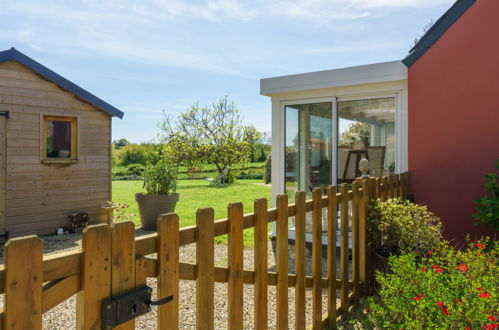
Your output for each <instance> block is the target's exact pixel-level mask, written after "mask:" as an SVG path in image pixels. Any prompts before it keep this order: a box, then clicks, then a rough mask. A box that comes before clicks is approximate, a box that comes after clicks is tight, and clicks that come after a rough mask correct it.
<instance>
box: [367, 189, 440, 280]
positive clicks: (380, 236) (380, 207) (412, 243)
mask: <svg viewBox="0 0 499 330" xmlns="http://www.w3.org/2000/svg"><path fill="white" fill-rule="evenodd" d="M370 214H371V225H372V228H371V231H372V232H373V236H374V239H375V241H376V242H378V246H377V248H376V257H375V267H376V269H378V270H382V271H387V270H388V266H387V265H388V257H389V256H390V255H397V256H398V255H401V254H402V252H410V253H414V254H415V255H416V256H419V257H423V256H425V255H426V254H427V253H428V251H431V250H432V249H433V248H434V246H435V245H436V244H438V243H439V242H440V241H441V240H442V223H441V221H440V219H439V218H438V217H437V216H435V215H434V214H433V213H431V212H430V211H428V208H427V207H426V206H423V205H417V204H413V203H411V202H409V201H407V200H402V199H399V198H397V199H389V200H388V201H386V202H381V201H379V200H378V201H377V202H375V203H374V205H373V207H372V209H371V213H370Z"/></svg>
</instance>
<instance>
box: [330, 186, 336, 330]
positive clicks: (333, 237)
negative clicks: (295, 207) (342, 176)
mask: <svg viewBox="0 0 499 330" xmlns="http://www.w3.org/2000/svg"><path fill="white" fill-rule="evenodd" d="M327 194H328V204H327V218H328V219H327V238H328V242H327V276H328V278H329V285H328V294H327V295H328V303H327V314H328V325H329V328H331V329H335V328H336V318H337V315H336V222H337V218H338V207H337V199H336V187H334V186H331V187H329V188H328V191H327Z"/></svg>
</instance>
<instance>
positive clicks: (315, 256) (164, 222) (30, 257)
mask: <svg viewBox="0 0 499 330" xmlns="http://www.w3.org/2000/svg"><path fill="white" fill-rule="evenodd" d="M408 184H409V174H408V173H403V174H400V175H393V176H389V177H383V178H370V179H362V180H361V179H358V180H356V181H355V182H353V184H352V185H351V187H350V188H351V189H350V190H349V186H347V185H346V184H342V185H340V187H339V189H338V190H339V191H337V189H336V187H328V188H327V189H321V188H317V189H315V190H314V192H313V194H312V199H311V200H305V198H306V197H305V193H304V192H297V193H296V196H295V199H294V202H293V203H292V204H289V201H288V196H287V195H280V196H278V197H277V200H276V207H274V208H270V209H268V208H267V200H266V199H258V200H256V201H255V202H254V212H253V213H249V214H243V206H242V204H241V203H232V204H230V205H229V206H228V217H227V219H222V220H217V221H215V220H214V211H213V209H212V208H204V209H199V210H198V211H197V213H196V225H195V226H189V227H183V228H179V217H178V216H177V215H176V214H167V215H163V216H161V217H160V219H159V220H158V229H157V232H156V233H152V234H149V235H145V236H141V237H137V238H135V227H134V225H133V223H131V222H119V223H115V224H113V225H111V226H109V225H107V224H101V225H95V226H89V227H88V228H86V229H85V230H84V232H83V235H82V249H81V250H79V251H70V252H64V253H58V254H53V255H45V256H44V255H43V242H42V241H41V239H40V238H38V237H36V236H27V237H22V238H14V239H11V240H9V242H7V243H6V245H5V252H4V254H5V257H4V261H5V264H4V267H3V268H1V269H0V293H4V294H5V299H4V310H3V311H2V312H1V313H0V325H1V326H2V327H3V328H4V329H41V327H42V314H43V313H45V312H47V311H48V310H50V309H51V308H53V307H55V306H57V305H58V304H60V303H61V302H63V301H65V300H66V299H68V298H69V297H71V296H73V295H74V294H77V302H76V303H77V316H76V322H77V328H78V329H99V328H100V324H101V323H100V322H101V304H102V301H103V300H104V299H106V298H108V297H110V296H114V295H118V294H121V293H124V292H127V291H129V290H131V289H133V288H135V287H139V286H141V285H143V284H145V283H146V279H147V278H148V277H154V278H157V280H158V282H157V286H158V298H159V299H161V298H164V297H167V296H170V295H173V296H174V300H173V301H172V302H171V303H168V304H166V305H162V306H160V307H159V308H158V314H157V322H158V329H178V328H179V326H181V325H180V324H179V301H178V295H179V281H180V280H192V281H196V287H197V289H196V305H197V309H196V314H197V316H196V324H197V328H198V329H213V328H214V308H215V307H214V283H215V282H226V283H228V295H227V296H228V297H227V299H228V308H229V318H228V328H231V329H242V328H243V306H244V296H243V284H252V285H254V291H255V294H254V299H255V301H254V326H255V328H256V329H266V328H267V325H268V306H267V299H268V298H267V297H268V286H276V300H277V311H276V318H277V328H278V329H287V328H288V321H289V310H288V288H294V290H295V310H294V314H295V324H296V328H297V329H305V328H306V327H307V326H308V327H309V328H312V329H320V328H322V327H334V326H335V325H336V321H337V318H338V317H344V316H345V315H346V314H347V313H348V310H349V308H350V307H353V308H356V307H357V306H358V304H359V299H360V298H361V297H362V296H363V295H365V294H367V293H369V292H370V289H371V286H372V279H373V270H372V263H371V259H372V256H371V252H372V249H371V248H370V247H371V246H372V245H373V244H372V240H371V238H370V236H369V232H368V230H367V228H368V207H369V204H370V203H371V201H372V200H373V199H376V198H381V199H382V200H386V199H388V198H395V197H405V196H407V193H408ZM309 212H311V219H312V237H313V240H312V273H311V276H307V275H306V259H305V258H306V242H305V234H306V233H305V227H306V226H305V223H306V221H307V213H309ZM338 214H339V217H338ZM323 216H325V217H327V233H328V235H327V237H328V238H327V242H328V244H327V255H326V264H327V267H326V268H327V275H326V276H324V275H323V273H322V263H323V256H322V251H323V250H322V231H323V229H322V219H323ZM290 217H294V222H295V244H294V249H295V272H294V273H289V272H288V229H289V226H288V220H289V218H290ZM338 219H339V224H340V226H339V228H337V220H338ZM274 221H276V227H277V235H276V272H270V271H268V260H267V251H268V236H267V235H268V234H267V224H268V223H270V222H274ZM252 227H254V235H255V236H254V242H255V247H254V249H255V253H254V265H255V266H254V269H253V270H245V269H243V230H244V229H247V228H252ZM349 227H351V242H349ZM338 229H339V231H340V251H339V257H340V271H339V277H338V276H337V255H336V254H337V250H336V232H337V230H338ZM225 234H228V267H216V266H215V260H214V244H215V242H214V238H215V237H216V236H220V235H225ZM191 243H196V263H195V264H193V263H184V262H179V248H180V247H181V246H183V245H187V244H191ZM349 243H351V245H350V246H351V251H350V249H349ZM154 253H157V257H156V258H150V257H147V255H150V254H154ZM350 253H351V257H352V260H351V262H350V260H349V256H350ZM350 267H351V269H349V268H350ZM350 277H351V278H350ZM307 289H311V292H312V324H309V325H307V324H306V314H305V312H306V290H307ZM338 290H339V297H340V298H339V304H338V303H337V297H336V296H337V291H338ZM323 293H325V294H327V297H328V302H327V308H326V309H325V310H323V308H322V296H323ZM134 326H135V324H134V320H131V321H129V322H127V323H125V324H122V325H120V326H118V327H117V328H119V329H134Z"/></svg>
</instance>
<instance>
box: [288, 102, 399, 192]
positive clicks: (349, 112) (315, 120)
mask: <svg viewBox="0 0 499 330" xmlns="http://www.w3.org/2000/svg"><path fill="white" fill-rule="evenodd" d="M336 109H337V110H336ZM335 110H336V111H335ZM395 110H396V99H395V97H378V98H364V99H353V100H352V99H342V98H340V99H339V101H338V102H337V103H336V104H333V102H316V103H298V104H290V105H286V106H285V107H284V113H285V152H284V155H285V171H284V173H285V174H284V175H285V180H284V181H285V191H286V193H289V194H290V196H294V192H295V191H298V190H303V191H306V192H307V195H308V196H309V197H310V193H311V191H312V190H313V188H315V187H322V186H326V185H330V184H333V183H351V182H352V181H353V180H355V178H357V177H359V176H360V175H361V173H360V171H359V161H360V160H361V159H362V158H367V159H368V160H369V164H370V172H369V174H370V175H371V176H383V175H387V174H391V173H394V171H395V159H396V155H395V150H396V141H395V112H396V111H395ZM333 123H334V125H333ZM333 169H336V170H335V171H334V173H333Z"/></svg>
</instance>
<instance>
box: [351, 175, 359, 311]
mask: <svg viewBox="0 0 499 330" xmlns="http://www.w3.org/2000/svg"><path fill="white" fill-rule="evenodd" d="M359 183H360V182H359V181H357V180H356V181H354V182H353V183H352V282H353V295H354V299H353V302H354V308H357V307H358V306H359V298H360V292H359V291H360V290H359V288H360V285H359V274H360V273H359V267H360V265H359V254H360V253H359V247H360V246H359V245H360V244H359V236H360V235H359V207H360V203H359V202H360V201H359V199H360V191H359V188H360V186H359Z"/></svg>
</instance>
